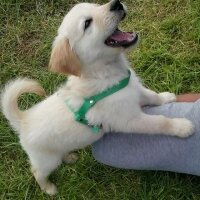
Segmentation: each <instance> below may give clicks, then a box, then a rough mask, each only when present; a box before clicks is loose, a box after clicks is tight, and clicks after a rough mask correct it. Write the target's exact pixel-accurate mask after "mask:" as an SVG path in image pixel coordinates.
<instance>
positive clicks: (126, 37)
mask: <svg viewBox="0 0 200 200" xmlns="http://www.w3.org/2000/svg"><path fill="white" fill-rule="evenodd" d="M133 37H134V36H133V33H131V32H122V31H120V30H116V31H115V32H114V33H113V34H112V36H111V39H113V40H115V41H119V42H122V41H131V40H132V39H133Z"/></svg>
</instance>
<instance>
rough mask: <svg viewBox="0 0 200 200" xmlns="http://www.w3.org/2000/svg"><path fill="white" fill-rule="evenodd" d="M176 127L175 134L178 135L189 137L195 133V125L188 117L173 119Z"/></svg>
mask: <svg viewBox="0 0 200 200" xmlns="http://www.w3.org/2000/svg"><path fill="white" fill-rule="evenodd" d="M173 121H174V122H173V123H174V127H173V130H172V132H173V134H174V135H175V136H178V137H182V138H184V137H188V136H190V135H192V134H193V132H194V126H193V124H192V122H191V121H190V120H188V119H184V118H182V119H173Z"/></svg>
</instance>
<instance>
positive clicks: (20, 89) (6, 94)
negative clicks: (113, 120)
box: [1, 79, 45, 130]
mask: <svg viewBox="0 0 200 200" xmlns="http://www.w3.org/2000/svg"><path fill="white" fill-rule="evenodd" d="M26 92H30V93H35V94H37V95H40V96H42V95H44V94H45V91H44V89H43V88H42V87H41V86H40V85H39V84H38V83H37V82H36V81H33V80H29V79H17V80H14V81H11V82H9V83H8V84H7V85H6V86H5V89H4V90H3V92H2V94H1V107H2V112H3V114H4V115H5V117H6V118H7V119H8V120H9V122H10V124H11V126H12V127H13V128H15V129H16V130H19V127H20V124H21V123H20V122H21V120H22V119H23V118H24V115H25V113H26V111H22V110H20V109H19V107H18V98H19V96H20V95H21V94H23V93H26Z"/></svg>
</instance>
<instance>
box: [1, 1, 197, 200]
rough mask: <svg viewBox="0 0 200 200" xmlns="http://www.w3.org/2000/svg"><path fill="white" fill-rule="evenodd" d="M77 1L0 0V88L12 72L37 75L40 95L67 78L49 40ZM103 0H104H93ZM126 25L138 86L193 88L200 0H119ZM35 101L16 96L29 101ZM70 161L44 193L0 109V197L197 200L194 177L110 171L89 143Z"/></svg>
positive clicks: (12, 199) (13, 199) (175, 89)
mask: <svg viewBox="0 0 200 200" xmlns="http://www.w3.org/2000/svg"><path fill="white" fill-rule="evenodd" d="M76 2H77V0H44V1H42V0H37V1H36V0H1V1H0V86H1V87H2V86H3V85H4V84H5V83H6V82H7V81H8V80H10V79H13V78H15V77H19V76H22V77H31V78H34V79H37V80H38V81H39V82H40V83H41V84H42V85H43V87H44V88H45V89H46V91H47V93H48V94H50V93H53V91H54V90H55V88H56V87H57V86H58V85H59V84H60V83H61V82H62V81H64V80H66V77H64V76H61V75H56V74H52V73H50V72H48V70H47V65H48V60H49V55H50V51H51V43H52V40H53V38H54V36H55V34H56V30H57V28H58V26H59V24H60V22H61V20H62V18H63V16H64V14H65V13H66V12H67V10H68V9H69V8H70V7H72V5H73V4H74V3H76ZM98 2H99V3H103V2H106V1H105V0H101V1H98ZM125 3H126V4H127V5H128V7H129V15H128V17H127V18H126V20H125V21H124V22H123V23H122V25H121V26H122V27H123V28H125V29H126V30H133V29H134V30H136V31H137V32H139V34H140V38H141V41H140V44H139V48H138V49H137V50H136V51H131V52H129V53H128V58H129V61H130V63H131V65H132V66H134V69H135V71H136V72H137V74H139V75H140V76H141V78H142V79H143V81H144V84H145V85H146V86H148V87H150V88H152V89H154V90H156V91H165V90H169V91H171V92H175V93H182V92H188V91H193V92H197V91H200V0H177V1H176V0H134V1H131V0H126V1H125ZM37 101H39V99H38V98H37V97H36V96H34V95H26V96H25V97H24V98H22V101H21V105H22V106H23V107H24V108H27V107H29V106H30V105H32V104H34V103H35V102H37ZM78 153H79V156H80V159H79V161H78V162H77V163H76V164H74V165H71V166H69V165H64V164H63V165H62V166H61V167H59V168H58V169H57V170H56V171H55V172H54V173H53V174H52V175H51V177H50V178H51V179H52V180H53V181H54V182H55V183H56V184H57V186H58V189H59V193H58V195H56V196H55V197H49V196H48V195H46V194H45V193H43V192H42V191H41V190H40V189H39V187H38V185H37V184H36V182H35V180H34V178H33V176H32V174H31V172H30V170H29V164H28V160H27V156H26V154H25V153H24V151H23V150H22V148H21V146H20V144H19V141H18V138H17V135H15V134H14V132H13V131H12V129H11V128H10V126H9V125H8V123H7V121H6V119H5V118H4V117H3V115H2V114H0V158H1V162H0V199H2V200H4V199H9V200H16V199H17V200H18V199H19V200H21V199H28V200H36V199H59V200H64V199H69V200H75V199H77V200H79V199H88V200H93V199H95V200H97V199H102V200H104V199H115V200H117V199H120V200H128V199H131V200H132V199H134V200H199V199H200V179H199V178H198V177H195V176H189V175H182V174H176V173H169V172H155V171H154V172H150V171H149V172H144V171H134V170H121V169H114V168H111V167H108V166H105V165H102V164H100V163H97V162H96V161H95V160H94V159H93V157H92V155H91V149H90V147H88V148H87V149H85V150H80V151H79V152H78Z"/></svg>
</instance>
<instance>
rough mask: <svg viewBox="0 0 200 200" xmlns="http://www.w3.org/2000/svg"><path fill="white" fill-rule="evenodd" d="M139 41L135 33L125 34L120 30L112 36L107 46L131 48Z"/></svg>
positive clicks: (107, 41)
mask: <svg viewBox="0 0 200 200" xmlns="http://www.w3.org/2000/svg"><path fill="white" fill-rule="evenodd" d="M137 41H138V35H137V34H136V33H134V32H123V31H120V30H119V29H118V28H117V29H116V30H115V31H114V33H112V35H110V36H109V37H108V38H107V39H106V41H105V44H106V45H107V46H110V47H124V48H127V47H130V46H132V45H134V44H136V43H137Z"/></svg>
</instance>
